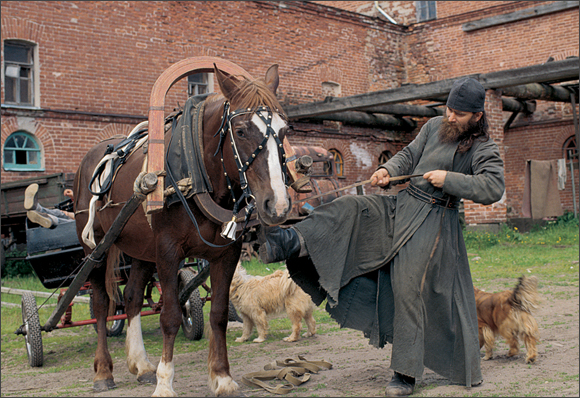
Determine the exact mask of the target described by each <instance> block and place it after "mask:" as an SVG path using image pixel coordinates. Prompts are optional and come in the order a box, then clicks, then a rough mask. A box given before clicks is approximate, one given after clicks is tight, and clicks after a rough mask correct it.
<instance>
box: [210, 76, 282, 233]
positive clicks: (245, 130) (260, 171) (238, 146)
mask: <svg viewBox="0 0 580 398" xmlns="http://www.w3.org/2000/svg"><path fill="white" fill-rule="evenodd" d="M214 72H215V76H216V78H217V81H218V83H219V86H220V89H221V92H222V94H223V95H224V97H225V98H226V100H227V103H226V106H229V112H224V116H225V114H226V113H228V116H227V120H226V123H227V124H226V126H225V128H224V129H223V130H224V133H225V134H228V135H229V136H230V140H231V146H232V148H231V149H232V152H233V157H234V160H236V162H237V173H238V174H239V177H240V183H241V188H242V189H244V185H245V182H246V181H247V185H248V187H249V190H250V191H249V192H251V195H252V196H253V197H254V198H255V203H256V209H257V211H258V215H259V217H260V219H261V221H262V222H264V223H265V224H268V225H276V224H281V223H283V222H284V221H286V219H287V217H288V214H289V212H290V210H291V208H292V205H291V199H290V196H289V195H288V192H287V190H286V176H287V174H286V158H285V154H284V149H283V145H282V140H283V139H284V136H285V134H286V131H287V130H288V123H287V121H286V116H285V114H284V111H283V110H282V107H281V106H280V104H279V102H278V100H277V99H276V89H277V88H278V81H279V79H278V65H273V66H271V67H270V68H269V69H268V71H267V72H266V77H265V79H259V80H255V81H249V80H247V79H243V78H241V79H240V78H237V77H234V76H227V75H225V74H224V73H223V72H221V71H220V70H218V69H217V68H214ZM225 145H226V146H227V145H229V144H228V143H227V140H226V143H225ZM228 152H229V151H228ZM232 177H233V176H232ZM236 177H238V176H237V175H236ZM244 180H246V181H244ZM247 199H249V198H247ZM236 200H237V198H236Z"/></svg>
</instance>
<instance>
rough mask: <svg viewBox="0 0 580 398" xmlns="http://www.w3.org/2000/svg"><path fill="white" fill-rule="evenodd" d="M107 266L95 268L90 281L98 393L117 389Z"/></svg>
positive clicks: (95, 379) (95, 384) (94, 386)
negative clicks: (109, 342)
mask: <svg viewBox="0 0 580 398" xmlns="http://www.w3.org/2000/svg"><path fill="white" fill-rule="evenodd" d="M105 268H106V264H105V263H101V264H98V265H96V266H95V269H94V270H93V271H92V272H91V275H90V277H89V281H90V282H91V289H92V290H93V312H94V314H95V318H96V319H97V352H96V354H95V361H94V369H95V378H94V379H93V389H94V390H95V391H97V392H101V391H107V390H110V389H113V388H116V387H117V386H116V385H115V381H114V379H113V360H112V358H111V354H109V348H108V346H107V312H108V309H109V296H108V295H107V290H106V287H105V271H106V269H105Z"/></svg>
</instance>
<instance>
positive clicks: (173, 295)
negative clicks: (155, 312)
mask: <svg viewBox="0 0 580 398" xmlns="http://www.w3.org/2000/svg"><path fill="white" fill-rule="evenodd" d="M157 250H158V255H157V274H158V275H159V283H160V284H161V289H162V291H163V309H162V310H161V315H160V317H159V318H160V319H159V320H160V323H161V333H162V334H163V351H162V353H161V360H160V361H159V365H157V387H156V388H155V392H154V393H153V396H154V397H171V396H173V397H175V396H177V394H176V393H175V391H174V390H173V377H174V376H175V366H174V363H173V346H174V343H175V336H177V332H178V331H179V328H180V326H181V307H180V306H179V297H178V280H177V270H178V267H179V261H180V259H178V258H177V256H176V255H175V253H176V252H177V249H173V250H164V251H163V252H162V254H161V255H160V253H161V251H160V250H163V249H162V248H161V249H160V247H159V246H157ZM170 253H171V254H170Z"/></svg>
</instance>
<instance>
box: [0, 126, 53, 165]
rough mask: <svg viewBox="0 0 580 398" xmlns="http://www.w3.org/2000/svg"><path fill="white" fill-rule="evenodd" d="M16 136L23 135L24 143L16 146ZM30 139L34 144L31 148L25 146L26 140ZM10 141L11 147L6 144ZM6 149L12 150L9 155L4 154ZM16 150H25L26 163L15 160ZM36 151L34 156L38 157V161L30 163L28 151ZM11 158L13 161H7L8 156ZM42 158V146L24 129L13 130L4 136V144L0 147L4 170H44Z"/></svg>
mask: <svg viewBox="0 0 580 398" xmlns="http://www.w3.org/2000/svg"><path fill="white" fill-rule="evenodd" d="M18 136H23V137H24V138H25V140H24V144H23V145H22V146H18V145H17V142H16V137H18ZM29 141H31V142H32V143H33V145H34V147H33V148H27V147H26V146H27V144H28V142H29ZM12 142H14V145H15V146H13V147H7V145H10V144H12ZM6 151H12V155H11V156H6ZM18 151H22V152H26V164H19V163H17V162H16V160H17V157H18V156H17V152H18ZM31 152H33V153H36V156H37V158H38V162H37V163H36V164H34V163H33V164H31V163H30V153H31ZM10 157H11V158H12V159H13V161H12V162H10V163H7V159H8V158H10ZM43 163H44V158H43V156H42V148H41V146H40V144H39V143H38V140H37V139H36V137H35V136H34V135H32V134H30V133H28V132H26V131H23V130H18V131H15V132H13V133H12V134H10V135H9V136H8V138H6V141H4V146H3V148H2V167H3V169H4V170H6V171H44V164H43Z"/></svg>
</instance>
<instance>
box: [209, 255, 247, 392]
mask: <svg viewBox="0 0 580 398" xmlns="http://www.w3.org/2000/svg"><path fill="white" fill-rule="evenodd" d="M240 251H241V246H240V247H234V246H233V245H232V246H230V249H228V251H227V252H225V253H221V255H220V257H219V259H216V260H214V261H213V262H212V261H211V260H210V278H211V311H210V314H209V322H210V325H211V331H212V333H211V334H210V338H209V355H208V364H207V366H208V371H209V385H210V388H211V389H212V391H213V392H214V394H215V395H216V396H220V395H231V394H233V393H234V392H235V391H237V389H238V388H239V387H238V383H236V382H235V381H234V380H233V379H232V376H231V375H230V364H229V362H228V351H227V345H226V329H227V326H228V307H229V299H230V283H231V281H232V277H233V275H234V271H235V270H236V265H237V263H238V259H239V258H240Z"/></svg>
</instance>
